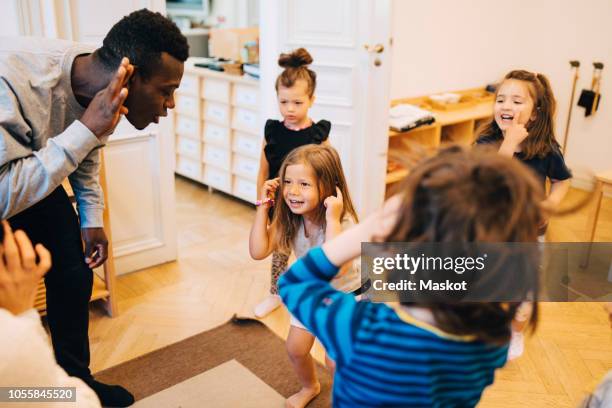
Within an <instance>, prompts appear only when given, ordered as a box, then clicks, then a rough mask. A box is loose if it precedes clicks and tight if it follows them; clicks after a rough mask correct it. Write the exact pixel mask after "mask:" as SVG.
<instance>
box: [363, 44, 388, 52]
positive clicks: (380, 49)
mask: <svg viewBox="0 0 612 408" xmlns="http://www.w3.org/2000/svg"><path fill="white" fill-rule="evenodd" d="M363 48H365V50H366V51H367V52H375V53H376V54H381V53H382V52H383V51H384V50H385V46H384V45H382V44H376V45H369V44H364V45H363Z"/></svg>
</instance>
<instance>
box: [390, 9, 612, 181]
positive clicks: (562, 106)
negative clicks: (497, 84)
mask: <svg viewBox="0 0 612 408" xmlns="http://www.w3.org/2000/svg"><path fill="white" fill-rule="evenodd" d="M393 6H394V10H393V21H392V24H393V40H394V45H393V48H394V50H393V63H392V64H393V65H392V79H391V98H393V99H396V98H402V97H411V96H419V95H427V94H431V93H436V92H441V91H450V90H459V89H464V88H473V87H481V86H484V85H485V84H487V83H491V82H494V81H496V80H498V79H500V78H501V77H503V75H504V74H505V73H506V72H508V71H510V70H512V69H517V68H522V69H528V70H532V71H537V72H541V73H544V74H546V75H547V76H548V78H549V79H550V81H551V83H552V86H553V90H554V92H555V96H556V98H557V102H558V107H557V122H556V123H557V127H556V130H557V139H558V140H559V142H560V143H561V142H562V140H563V133H564V130H565V122H566V119H567V112H568V105H569V98H570V94H571V84H572V72H571V70H570V66H569V60H572V59H577V60H579V61H580V62H581V71H580V72H581V78H580V79H579V81H578V87H577V91H576V92H577V95H576V101H577V96H578V94H579V91H580V89H582V88H588V87H590V84H591V74H592V71H593V66H592V62H593V61H601V62H603V63H604V65H605V68H604V77H603V81H602V94H603V97H602V101H601V103H600V108H599V111H598V113H597V115H595V116H594V117H590V118H585V117H584V109H583V108H579V107H577V106H575V105H574V111H573V113H572V123H571V128H570V134H569V139H570V140H569V143H568V149H567V153H566V160H567V162H568V164H569V165H570V167H571V168H572V169H573V170H574V174H575V176H576V177H575V184H576V185H578V186H583V187H588V186H589V184H588V179H589V177H588V172H587V169H592V170H593V171H601V170H604V169H610V168H612V101H611V99H612V43H611V39H612V1H610V0H584V1H580V2H578V1H574V0H537V1H533V0H512V1H501V0H493V1H492V0H462V1H455V0H428V1H409V0H394V3H393ZM576 101H575V102H576ZM575 102H574V103H575Z"/></svg>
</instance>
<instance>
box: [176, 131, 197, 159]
mask: <svg viewBox="0 0 612 408" xmlns="http://www.w3.org/2000/svg"><path fill="white" fill-rule="evenodd" d="M176 151H177V152H178V153H179V154H180V155H181V156H187V157H191V158H193V159H195V160H197V161H200V159H201V154H202V143H201V142H200V141H199V140H196V139H191V138H189V137H184V136H178V137H177V140H176Z"/></svg>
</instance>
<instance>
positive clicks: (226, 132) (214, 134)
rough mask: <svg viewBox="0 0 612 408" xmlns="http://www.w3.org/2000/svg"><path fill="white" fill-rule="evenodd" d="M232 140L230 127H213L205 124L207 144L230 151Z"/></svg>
mask: <svg viewBox="0 0 612 408" xmlns="http://www.w3.org/2000/svg"><path fill="white" fill-rule="evenodd" d="M230 140H231V136H230V129H229V128H228V127H225V126H218V125H212V124H210V123H205V124H204V141H205V142H206V143H212V144H214V145H217V146H222V147H226V148H228V149H229V147H230Z"/></svg>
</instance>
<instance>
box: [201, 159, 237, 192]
mask: <svg viewBox="0 0 612 408" xmlns="http://www.w3.org/2000/svg"><path fill="white" fill-rule="evenodd" d="M204 183H206V184H208V185H209V186H211V187H215V188H218V189H219V190H222V191H225V192H226V193H231V190H232V175H231V174H230V173H229V172H227V171H224V170H221V169H217V168H215V167H212V166H205V168H204Z"/></svg>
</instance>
